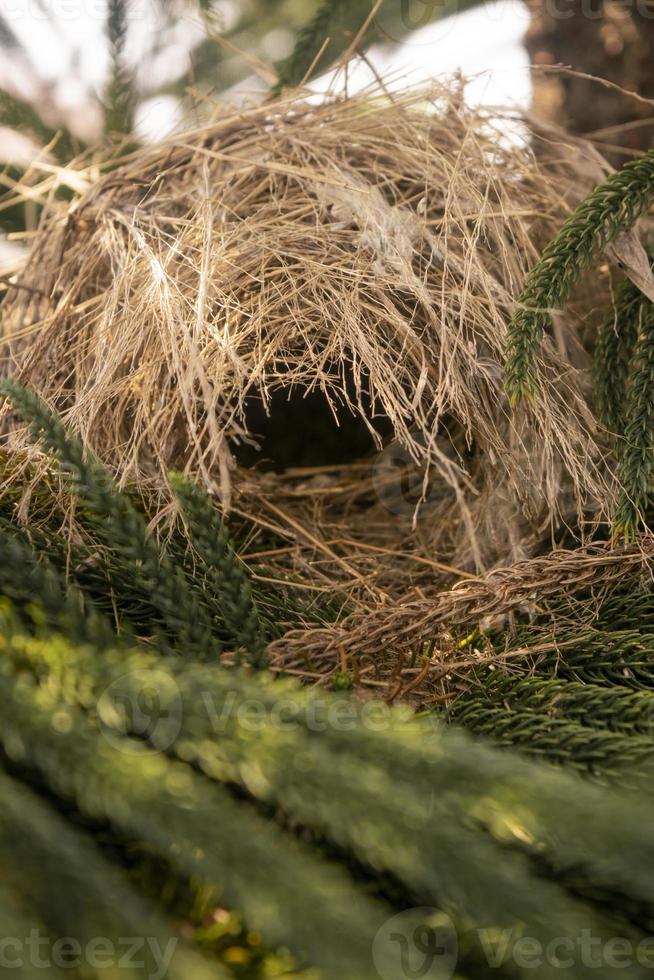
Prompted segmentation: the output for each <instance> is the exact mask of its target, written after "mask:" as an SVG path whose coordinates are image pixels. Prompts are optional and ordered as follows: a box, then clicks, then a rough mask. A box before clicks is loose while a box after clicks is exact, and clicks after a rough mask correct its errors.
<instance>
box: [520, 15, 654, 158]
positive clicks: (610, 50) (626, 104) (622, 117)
mask: <svg viewBox="0 0 654 980" xmlns="http://www.w3.org/2000/svg"><path fill="white" fill-rule="evenodd" d="M529 4H530V10H531V14H532V21H531V26H530V28H529V31H528V33H527V38H526V44H527V48H528V51H529V54H530V57H531V60H532V63H533V64H534V65H556V64H562V65H566V66H570V67H572V68H574V69H576V70H577V71H580V72H585V73H587V74H589V75H596V76H599V77H600V78H606V79H609V80H610V81H611V82H614V83H616V84H617V85H619V86H620V87H622V88H625V89H628V90H630V91H633V92H636V93H638V94H639V95H641V96H644V97H645V98H650V99H654V0H529ZM534 88H535V108H536V111H537V112H540V113H541V114H546V115H548V116H549V117H550V118H552V117H554V118H555V119H556V120H557V121H558V122H561V123H562V124H563V125H565V126H566V127H568V128H569V129H571V130H573V131H574V132H577V133H581V134H584V135H586V134H587V135H591V134H592V135H597V137H598V138H599V139H601V140H602V142H604V143H605V144H606V145H607V150H606V153H607V156H609V157H610V158H611V160H612V162H613V163H620V162H624V160H625V156H626V155H627V156H631V154H630V153H627V154H625V149H626V150H627V151H629V150H632V151H633V150H636V151H639V150H645V149H648V148H649V147H651V146H654V104H652V105H645V104H642V103H638V102H637V101H636V100H635V99H630V98H628V97H627V96H625V95H622V94H621V93H619V92H617V91H615V90H614V89H611V88H607V87H605V86H601V85H599V84H598V83H597V82H592V81H589V80H586V79H583V78H576V77H573V76H571V75H562V74H555V73H550V72H547V71H543V72H539V71H536V72H534ZM610 129H613V131H612V132H605V131H606V130H610ZM610 146H615V147H622V148H624V149H623V150H622V151H619V150H614V151H611V150H609V147H610Z"/></svg>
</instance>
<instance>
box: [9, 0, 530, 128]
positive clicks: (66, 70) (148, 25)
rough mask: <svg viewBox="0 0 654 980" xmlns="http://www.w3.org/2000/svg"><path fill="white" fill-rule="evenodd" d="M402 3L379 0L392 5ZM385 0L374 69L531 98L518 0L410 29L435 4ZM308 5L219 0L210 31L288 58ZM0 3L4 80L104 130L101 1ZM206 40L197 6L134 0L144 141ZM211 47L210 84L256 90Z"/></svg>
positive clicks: (131, 37)
mask: <svg viewBox="0 0 654 980" xmlns="http://www.w3.org/2000/svg"><path fill="white" fill-rule="evenodd" d="M403 2H404V0H386V4H387V5H388V7H389V8H390V7H391V6H398V5H399V4H401V3H403ZM386 4H384V5H382V8H381V9H380V11H379V12H378V14H377V15H376V17H375V25H374V28H375V34H376V36H377V37H378V38H379V39H380V43H376V44H374V45H373V47H372V49H371V51H370V52H369V55H368V56H369V58H370V61H371V62H372V64H373V65H374V67H375V69H376V70H378V71H379V72H380V73H381V74H383V75H385V76H386V75H388V76H394V77H398V76H407V75H409V76H410V77H411V78H413V79H414V80H417V79H424V78H426V77H429V76H433V75H440V74H443V73H446V74H447V73H451V72H454V71H456V70H457V69H461V70H462V71H463V72H464V73H465V74H468V75H472V76H478V77H477V78H476V80H475V81H474V83H473V84H472V85H471V86H470V88H469V97H470V98H472V99H474V100H478V101H484V102H497V101H512V102H517V103H518V104H521V105H526V104H528V102H529V99H530V93H531V84H530V77H529V67H528V66H529V59H528V57H527V54H526V51H525V49H524V46H523V44H522V38H523V36H524V34H525V31H526V29H527V26H528V22H529V17H528V12H527V8H526V7H525V5H524V4H523V3H522V2H521V0H496V2H493V3H487V4H484V5H482V6H480V7H477V8H473V9H468V10H462V11H459V12H457V11H456V9H455V10H454V12H453V14H452V15H451V16H449V17H447V18H446V19H443V20H441V19H437V20H434V21H433V22H431V23H429V22H427V23H425V26H423V27H418V28H416V29H415V30H414V31H411V32H408V31H406V25H404V24H402V22H401V16H402V13H404V15H405V19H406V20H407V21H408V23H410V24H414V23H415V24H421V23H423V22H424V21H426V20H427V19H428V17H429V16H430V14H433V13H436V12H437V6H436V5H435V4H433V3H432V4H429V3H428V2H427V0H409V2H408V3H405V5H404V11H401V12H400V24H399V29H398V25H397V23H396V21H397V17H396V16H393V14H395V13H396V11H392V12H388V13H387V12H386V10H385V9H384V7H385V6H386ZM266 6H268V10H266ZM275 6H276V7H277V8H278V9H276V10H275V9H273V7H275ZM313 6H315V5H313V4H311V3H299V4H298V3H296V4H277V5H274V4H269V5H266V4H251V3H248V2H247V0H217V2H216V3H214V4H213V5H212V8H211V13H210V18H209V23H210V24H211V28H210V29H212V30H213V31H214V32H215V34H216V35H224V36H226V37H227V38H228V40H229V42H230V43H231V44H233V45H235V46H236V47H238V48H239V49H240V50H242V51H243V52H244V53H245V54H248V53H254V54H255V56H256V57H257V58H259V59H261V61H263V62H264V63H265V62H269V63H271V64H274V63H276V62H278V61H281V60H283V59H284V58H286V57H287V56H288V55H290V53H291V51H292V49H293V45H294V38H295V33H294V32H295V30H296V28H297V26H298V24H299V23H301V22H302V20H303V19H305V18H306V17H309V16H310V14H311V10H312V7H313ZM259 7H260V8H261V9H260V10H258V9H257V8H259ZM285 8H286V9H285ZM0 11H2V16H3V20H4V24H5V27H6V28H7V29H8V31H9V32H10V34H11V35H12V39H11V40H12V41H13V42H14V43H6V42H7V31H6V30H5V38H4V40H5V43H4V45H3V49H2V55H1V58H0V85H1V86H2V87H3V88H8V89H9V90H10V91H16V92H18V93H20V94H22V95H25V96H26V97H27V98H29V99H30V100H33V101H36V102H40V104H41V106H42V111H45V114H46V115H47V116H49V118H50V119H52V121H53V122H54V121H57V120H58V119H61V120H63V121H65V122H66V124H67V125H68V127H69V128H70V129H71V130H72V131H73V132H74V133H75V135H77V136H79V137H80V138H82V139H84V140H90V139H93V138H94V137H97V136H98V135H99V134H100V132H101V129H102V111H101V105H100V104H101V101H102V93H103V91H104V90H105V87H106V84H107V78H108V75H109V73H110V71H111V58H110V53H109V48H108V45H107V39H106V23H107V16H108V10H107V3H106V0H2V3H0ZM0 37H1V35H0ZM206 42H207V22H206V21H205V19H204V18H203V16H202V9H201V8H194V7H193V5H192V4H190V3H180V4H176V3H161V2H157V0H130V3H129V7H128V30H127V37H126V42H125V50H124V58H125V62H126V64H127V66H129V67H130V68H131V69H132V70H133V71H134V73H135V75H136V82H137V85H138V87H139V88H140V89H141V90H142V91H143V95H144V97H143V99H142V101H141V102H140V103H139V106H138V108H137V111H136V118H135V121H134V122H135V130H136V133H137V134H138V135H139V136H140V137H141V138H144V139H156V138H158V137H160V136H162V135H165V134H166V133H167V132H169V131H170V129H171V128H173V127H175V126H176V125H179V124H180V122H182V121H183V117H184V112H183V108H182V101H181V95H180V93H178V92H176V88H177V87H178V86H177V85H176V83H178V82H179V81H180V80H182V79H184V80H189V79H192V78H193V75H194V73H199V74H200V75H201V76H202V77H203V79H206V57H207V52H206V50H205V48H206ZM214 45H215V48H216V49H217V50H216V51H215V54H216V55H217V57H216V77H215V79H213V83H214V86H215V87H216V88H219V89H222V88H223V86H225V87H226V90H227V91H226V92H223V95H224V96H225V97H227V98H231V99H235V98H237V97H244V96H245V95H246V94H253V93H254V92H255V91H256V90H257V88H258V87H259V86H258V83H257V80H256V76H254V77H253V76H252V75H246V76H245V77H243V73H244V69H247V64H246V61H245V60H244V59H243V58H242V57H239V54H238V53H236V52H235V51H230V50H229V49H228V48H225V49H222V50H221V48H220V45H219V44H218V42H216V41H214ZM370 78H371V72H370V70H369V69H368V70H366V68H365V66H364V65H361V66H360V67H359V70H358V71H356V72H355V73H354V74H353V75H351V76H350V84H351V85H352V86H353V87H355V88H356V87H357V86H360V85H364V84H366V83H367V82H369V81H370ZM260 87H261V88H262V89H263V84H262V85H261V86H260ZM149 93H156V94H152V95H150V94H149Z"/></svg>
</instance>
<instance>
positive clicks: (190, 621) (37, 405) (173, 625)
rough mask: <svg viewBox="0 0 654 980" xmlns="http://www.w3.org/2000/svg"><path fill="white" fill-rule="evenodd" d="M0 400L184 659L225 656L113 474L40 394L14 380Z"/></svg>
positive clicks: (179, 573) (3, 386)
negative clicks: (56, 471)
mask: <svg viewBox="0 0 654 980" xmlns="http://www.w3.org/2000/svg"><path fill="white" fill-rule="evenodd" d="M0 396H5V397H6V398H8V399H9V400H10V401H11V403H12V405H13V407H14V409H15V410H16V411H17V412H18V413H19V415H20V416H21V417H22V418H23V419H24V421H25V422H26V423H27V424H28V426H29V429H30V432H31V434H32V437H33V438H34V439H35V440H36V441H38V442H40V443H41V444H43V445H44V446H45V447H46V449H47V450H48V451H49V452H51V453H52V454H53V455H54V456H55V458H56V459H57V460H58V462H59V465H60V466H61V468H62V470H63V471H64V472H65V473H66V474H67V475H68V476H69V477H70V480H71V486H72V489H73V490H74V492H75V493H76V494H77V496H78V497H79V499H80V501H81V503H82V505H83V507H82V515H83V517H84V518H85V519H87V520H89V521H90V523H91V525H92V527H93V530H94V531H95V533H96V534H97V535H98V537H99V538H100V539H101V540H102V541H104V542H105V544H106V545H107V546H108V547H109V548H110V549H111V550H112V552H113V553H114V555H115V556H116V557H118V558H120V559H121V562H122V565H123V568H124V569H125V571H126V572H127V573H128V574H129V575H130V576H131V578H132V580H133V582H134V586H135V588H136V589H138V591H139V592H140V594H141V596H142V597H143V598H144V599H145V600H146V601H147V602H148V604H149V605H150V606H151V607H152V608H153V609H154V610H155V611H156V613H157V614H158V616H160V617H161V620H162V621H163V623H164V625H165V627H166V629H167V631H168V632H169V633H170V634H171V636H172V637H174V638H175V641H176V645H177V647H178V650H179V652H181V653H182V654H184V655H195V656H210V655H211V654H212V653H214V654H215V653H217V652H218V650H219V642H218V640H217V638H216V636H215V634H214V631H213V629H212V624H211V619H210V617H209V615H208V613H207V611H206V609H205V607H204V606H203V605H202V604H201V603H200V601H199V599H198V597H197V596H196V594H195V593H194V591H193V590H192V589H191V587H190V586H189V583H188V581H187V580H186V577H185V575H184V572H183V570H182V569H181V568H180V567H178V566H175V565H172V564H171V563H170V562H169V561H168V560H167V559H166V557H165V556H164V555H163V553H162V551H161V549H160V548H159V545H158V544H157V542H156V539H155V538H154V537H153V536H151V535H148V533H147V525H146V522H145V519H144V518H143V515H142V514H140V513H139V512H138V511H137V510H136V508H135V507H134V504H133V503H132V501H131V500H130V498H129V497H128V496H127V494H124V493H121V492H120V491H119V490H118V488H117V487H116V485H115V483H114V481H113V478H112V477H111V474H110V473H109V472H108V471H107V470H106V469H105V468H104V467H103V466H101V464H100V463H99V462H98V461H97V460H96V459H95V458H94V457H93V455H92V454H91V453H89V452H85V451H84V449H83V448H82V444H81V443H80V441H79V440H78V439H77V438H76V437H75V436H73V435H72V434H71V433H69V432H67V431H66V429H65V427H64V425H63V424H62V422H61V420H60V419H59V418H57V416H56V415H54V413H53V412H51V411H50V409H49V408H48V406H47V405H46V404H45V402H43V401H42V400H41V399H40V398H39V397H38V396H37V395H36V394H35V393H34V392H31V391H27V390H26V389H25V388H23V387H22V385H20V384H18V383H17V382H16V381H14V380H12V379H8V380H4V381H0Z"/></svg>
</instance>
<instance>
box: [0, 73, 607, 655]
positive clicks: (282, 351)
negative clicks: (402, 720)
mask: <svg viewBox="0 0 654 980" xmlns="http://www.w3.org/2000/svg"><path fill="white" fill-rule="evenodd" d="M507 120H510V123H511V126H512V127H513V131H514V132H515V128H516V126H517V125H518V124H519V126H520V127H521V132H522V136H521V137H519V138H516V137H515V135H514V136H513V137H511V138H509V137H507V135H506V125H505V124H506V121H507ZM537 151H538V152H537ZM583 167H584V163H583V154H582V153H580V149H579V143H578V141H577V142H574V141H572V140H570V139H566V138H563V137H562V136H561V135H560V134H555V133H553V132H552V131H545V130H543V129H542V128H540V127H537V126H535V125H534V124H528V123H526V122H525V121H524V120H517V119H516V115H515V113H514V112H506V113H503V112H502V111H501V110H493V112H489V111H482V110H475V109H471V108H469V107H467V106H466V105H465V103H464V100H463V98H462V90H461V87H460V85H458V84H456V85H444V84H443V85H440V84H436V85H434V86H431V87H430V88H429V89H428V90H425V89H423V90H420V91H412V92H407V93H405V94H403V95H395V94H394V95H393V96H392V97H391V96H389V95H387V94H386V93H384V92H383V91H382V90H381V89H380V90H379V91H374V92H372V91H371V92H366V93H364V94H362V95H360V96H357V97H339V98H336V97H334V98H327V99H325V100H324V101H322V102H321V103H320V104H315V100H314V101H312V100H307V99H304V98H302V97H300V96H297V95H296V96H293V97H289V98H287V99H285V100H283V101H276V102H269V103H266V104H263V105H257V106H254V107H252V108H246V109H239V110H236V109H234V108H226V107H224V106H222V107H218V108H217V109H216V111H215V113H214V115H213V118H212V119H211V120H209V121H208V122H207V123H206V124H204V125H202V127H200V128H198V129H196V130H194V131H192V132H186V133H183V134H182V135H178V136H175V137H174V138H172V139H170V140H169V141H167V142H165V143H163V144H162V145H158V146H156V147H152V148H144V149H140V150H138V151H137V152H134V153H132V154H131V155H129V156H126V157H125V158H124V159H123V161H122V162H121V163H120V165H119V166H118V167H115V168H113V169H112V170H111V171H110V172H107V173H106V174H104V175H103V176H100V177H98V178H97V179H93V180H92V181H91V186H90V187H89V189H87V190H86V191H85V192H84V193H81V194H79V195H77V196H76V197H75V199H74V200H73V201H72V203H66V204H62V203H56V202H55V201H54V200H50V201H49V203H48V205H47V207H46V208H45V209H44V217H43V221H42V224H41V228H40V230H39V232H38V233H37V234H36V236H35V238H34V242H33V246H32V249H31V253H30V256H29V258H28V259H27V261H26V263H25V264H24V266H23V267H22V268H21V270H20V272H19V274H18V275H17V276H16V278H15V279H14V285H13V286H12V287H11V288H10V289H9V290H8V292H7V294H6V297H5V300H4V303H3V307H2V311H1V312H2V329H3V337H2V371H3V373H5V374H13V375H15V376H17V377H18V378H19V379H20V380H22V381H23V382H24V383H26V384H27V385H29V386H31V387H33V388H34V389H36V390H37V391H38V392H39V393H40V394H41V395H42V396H43V397H44V398H45V399H46V400H47V401H48V402H49V403H50V404H51V405H52V406H53V407H55V408H56V409H57V410H58V411H59V412H61V413H62V415H63V416H64V418H65V419H66V421H67V422H68V423H69V424H70V425H71V426H72V427H73V428H74V430H75V431H77V432H78V433H79V434H80V435H81V436H82V438H83V439H84V440H85V442H86V443H87V444H88V445H89V446H90V447H91V448H92V449H93V450H94V451H95V452H96V453H97V455H98V456H99V457H100V458H101V459H102V460H103V461H104V462H106V463H107V464H108V465H109V466H110V467H111V468H112V469H113V471H114V472H115V473H116V474H117V477H118V480H119V481H120V483H121V484H123V485H125V484H136V485H138V486H140V487H142V488H144V489H146V490H147V492H149V493H150V492H155V493H156V494H158V495H160V497H161V498H163V499H164V500H167V499H170V498H169V496H168V489H167V473H168V472H169V471H170V470H171V469H172V468H175V469H182V470H184V471H186V472H187V473H188V474H191V475H193V476H194V477H196V478H197V479H198V480H200V481H201V482H202V483H203V484H204V485H205V486H206V487H207V488H208V489H209V490H210V491H211V492H212V493H214V494H215V495H216V496H217V498H218V500H219V501H220V504H221V506H222V507H224V509H225V510H226V511H228V512H231V513H233V514H236V515H244V516H246V517H247V518H248V519H249V520H251V521H252V522H253V526H254V528H255V530H254V531H253V532H252V538H251V541H250V544H249V555H250V556H251V560H252V561H256V560H259V559H262V557H263V558H265V561H266V567H267V568H268V569H270V568H273V569H275V574H278V575H279V576H280V577H284V578H288V577H290V578H292V579H293V581H294V582H295V583H297V587H298V588H302V589H305V590H315V591H316V593H320V592H325V591H330V592H334V593H338V592H341V593H343V594H344V595H345V596H347V600H348V604H349V609H350V610H353V611H354V613H353V614H354V615H357V616H361V617H364V620H365V617H366V616H368V615H373V616H380V615H381V616H382V618H383V616H384V615H386V616H387V617H390V618H391V619H392V617H393V610H394V609H395V610H399V609H405V610H406V609H410V608H412V605H411V604H412V602H413V601H414V600H415V601H417V602H418V603H419V602H421V601H423V600H424V601H428V600H429V596H430V595H432V594H435V592H437V591H438V590H439V589H440V588H441V587H442V585H443V583H444V582H452V581H453V580H455V579H457V578H460V577H461V576H464V577H465V576H466V575H468V576H470V575H472V574H478V573H479V572H483V571H484V570H487V569H489V568H493V567H495V566H497V565H499V564H503V563H507V562H512V561H515V560H520V559H523V558H525V557H528V556H530V555H532V554H534V553H537V552H538V549H541V548H542V547H543V544H544V543H547V542H551V541H552V540H553V539H554V537H553V536H555V535H556V533H558V532H557V529H560V528H561V527H567V528H574V529H576V530H579V528H580V527H581V526H582V524H583V521H584V520H585V519H586V518H588V516H589V515H593V514H595V515H596V514H598V513H601V511H602V507H603V504H604V503H605V501H606V494H607V490H606V486H605V481H604V477H603V472H602V452H601V447H600V446H598V444H597V426H596V424H595V422H594V419H593V416H592V413H591V412H590V410H589V408H588V405H587V402H586V397H585V392H584V383H585V381H584V379H585V372H586V368H587V366H588V356H587V353H586V346H587V345H586V333H587V332H588V331H589V330H592V327H593V324H594V323H595V322H596V320H597V317H596V311H597V310H598V309H599V307H601V305H602V303H603V302H604V300H605V299H606V297H607V295H608V292H607V282H606V280H607V278H608V277H607V274H606V271H605V270H604V272H603V273H602V270H598V271H597V272H596V275H595V280H594V281H593V282H591V284H590V286H589V288H588V292H587V293H586V294H585V295H584V296H583V297H577V302H576V303H573V304H572V305H571V307H570V309H569V310H568V311H566V313H565V314H560V315H558V316H557V318H556V330H555V334H554V336H553V338H552V339H551V340H550V341H549V342H548V343H547V344H546V345H545V346H544V348H543V355H542V359H543V363H542V374H543V378H544V384H543V388H542V392H541V394H540V395H539V396H538V403H537V404H536V406H535V411H529V412H527V411H525V412H520V413H513V412H512V411H511V410H510V408H509V406H508V403H507V400H506V398H505V396H504V394H503V390H502V360H503V351H504V344H505V338H506V328H507V322H508V319H509V317H510V314H511V311H512V307H513V304H514V301H515V297H516V295H517V294H518V292H519V290H520V287H521V285H522V283H523V280H524V277H525V274H526V271H527V269H528V268H529V266H530V265H531V264H532V263H533V262H534V260H535V259H536V257H537V255H538V253H539V249H540V248H541V247H542V245H543V244H544V243H545V241H547V240H548V239H549V238H550V237H551V236H552V235H553V234H554V233H555V231H556V230H557V228H558V227H559V226H560V224H561V222H562V220H563V219H564V218H565V216H566V215H567V214H569V213H570V211H571V210H572V209H573V208H574V206H575V204H576V203H577V202H578V201H579V199H580V198H581V197H582V196H583V194H584V193H585V192H586V191H587V190H588V189H589V187H590V186H592V184H593V183H594V175H593V174H592V173H585V172H584V169H583ZM80 170H81V165H80ZM89 174H90V172H87V173H86V174H85V179H86V180H87V181H89V180H90V177H89ZM2 424H3V431H4V440H5V445H6V447H9V448H22V447H24V446H25V442H26V440H25V435H24V432H23V431H22V430H21V429H20V428H18V427H17V426H16V424H15V422H14V420H13V419H12V417H11V415H10V414H9V411H8V409H7V408H5V411H4V416H3V422H2ZM164 510H165V509H164ZM271 533H272V534H274V536H275V540H276V544H275V546H274V547H270V546H269V544H267V542H269V541H270V536H271ZM280 538H281V543H280V541H279V539H280ZM425 597H426V598H425ZM380 610H381V612H380ZM423 611H424V610H421V611H418V610H416V611H415V613H416V616H422V615H423ZM374 635H376V634H374ZM384 636H385V637H386V638H388V637H387V633H385V634H384ZM330 649H331V648H330Z"/></svg>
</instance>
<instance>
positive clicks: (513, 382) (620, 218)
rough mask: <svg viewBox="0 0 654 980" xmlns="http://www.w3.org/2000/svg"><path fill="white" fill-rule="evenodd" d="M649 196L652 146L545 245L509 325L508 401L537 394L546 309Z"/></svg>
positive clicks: (653, 196)
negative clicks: (540, 349) (539, 359)
mask: <svg viewBox="0 0 654 980" xmlns="http://www.w3.org/2000/svg"><path fill="white" fill-rule="evenodd" d="M653 200H654V150H649V151H648V152H647V153H645V154H644V155H643V156H642V157H639V158H638V159H637V160H633V161H630V162H629V163H627V164H625V166H624V167H622V169H621V170H618V171H616V172H615V173H613V174H611V176H610V177H609V178H608V179H607V180H606V181H605V182H604V183H603V184H600V185H599V186H598V187H596V188H595V190H594V191H592V193H591V194H589V195H588V197H586V198H585V200H583V201H582V202H581V204H580V205H579V206H578V207H577V209H576V211H575V212H574V214H572V215H571V216H570V217H569V218H568V220H567V221H566V222H565V224H564V225H563V227H562V228H561V231H560V232H559V234H558V235H557V236H556V238H554V239H553V240H552V241H551V242H550V243H549V245H548V246H547V247H546V248H545V250H544V251H543V254H542V256H541V258H540V259H539V261H538V262H537V263H536V265H535V266H534V268H533V269H532V270H531V272H530V273H529V275H528V277H527V281H526V283H525V286H524V289H523V291H522V293H521V295H520V297H519V299H518V306H517V309H516V312H515V313H514V315H513V319H512V320H511V323H510V325H509V333H508V343H507V355H506V362H505V368H504V385H505V388H506V391H507V394H508V395H509V398H510V400H511V402H512V403H513V404H515V403H516V402H518V401H519V400H520V399H521V398H522V397H527V398H530V399H532V398H533V397H534V395H535V393H536V390H537V386H538V352H539V346H540V343H541V340H542V338H543V336H544V334H545V331H546V330H547V327H548V326H549V324H550V317H551V311H552V310H553V309H556V308H559V307H561V306H562V305H563V304H564V303H565V302H566V301H567V300H568V297H569V295H570V292H571V290H572V288H573V286H574V285H575V283H576V282H577V280H578V279H579V277H580V276H581V273H582V271H583V270H584V269H585V268H587V267H588V266H589V265H590V263H591V262H592V260H593V258H594V256H595V255H596V254H597V253H598V252H599V251H601V250H602V249H604V248H606V246H607V245H608V244H609V243H610V242H611V241H613V240H614V238H615V237H616V235H618V234H619V233H620V232H621V231H626V230H628V229H629V228H631V226H632V225H633V224H634V223H635V222H636V221H637V220H638V218H639V217H640V216H641V215H642V214H644V213H645V212H646V211H647V210H648V209H649V208H650V206H651V204H652V201H653Z"/></svg>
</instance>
